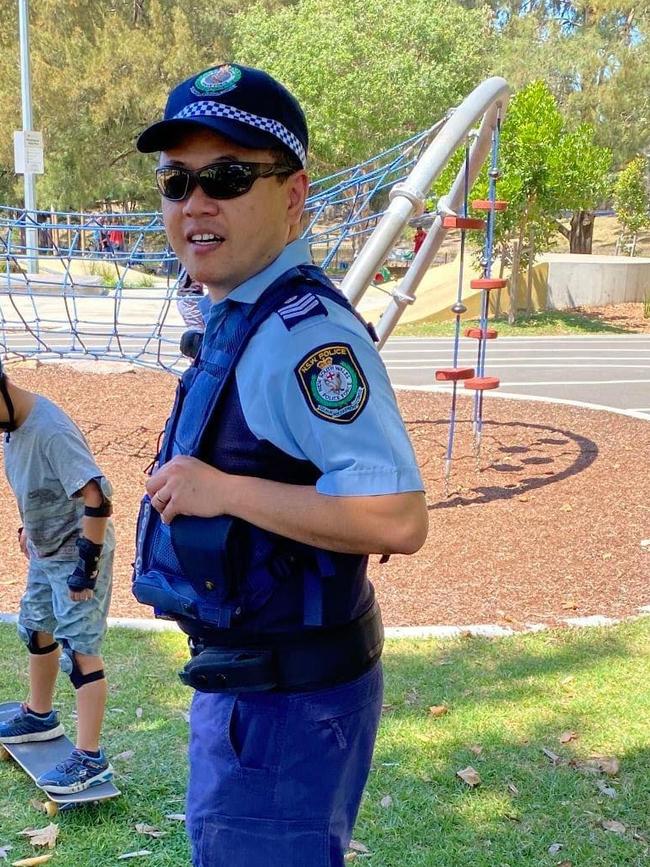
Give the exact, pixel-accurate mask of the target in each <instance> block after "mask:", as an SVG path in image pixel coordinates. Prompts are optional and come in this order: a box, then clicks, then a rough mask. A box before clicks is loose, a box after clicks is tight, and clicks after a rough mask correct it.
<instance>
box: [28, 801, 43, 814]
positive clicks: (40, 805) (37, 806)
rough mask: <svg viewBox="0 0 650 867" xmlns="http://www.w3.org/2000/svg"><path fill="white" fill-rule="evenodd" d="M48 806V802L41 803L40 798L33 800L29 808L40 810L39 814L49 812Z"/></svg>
mask: <svg viewBox="0 0 650 867" xmlns="http://www.w3.org/2000/svg"><path fill="white" fill-rule="evenodd" d="M46 804H47V801H39V800H38V798H32V799H31V801H30V802H29V806H30V807H33V808H34V809H35V810H38V812H39V813H46V812H47V808H46Z"/></svg>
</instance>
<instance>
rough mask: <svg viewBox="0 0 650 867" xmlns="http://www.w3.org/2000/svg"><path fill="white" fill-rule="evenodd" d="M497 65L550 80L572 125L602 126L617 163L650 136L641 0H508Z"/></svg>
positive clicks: (501, 13)
mask: <svg viewBox="0 0 650 867" xmlns="http://www.w3.org/2000/svg"><path fill="white" fill-rule="evenodd" d="M491 5H493V8H494V12H493V26H494V28H495V32H496V33H498V35H499V38H498V41H497V51H496V61H495V65H494V69H495V71H496V72H498V73H500V74H502V75H504V76H505V77H506V78H507V79H508V81H509V82H510V83H511V84H512V85H513V86H514V87H515V88H517V89H518V88H521V87H524V86H525V85H526V84H528V83H530V82H531V81H534V80H538V79H541V80H544V81H545V82H546V83H547V84H548V86H549V87H550V89H551V91H552V92H553V94H554V95H555V96H556V97H557V99H558V101H559V103H560V105H561V106H562V109H563V111H564V112H565V114H566V117H567V118H568V120H569V123H570V124H573V125H577V124H579V123H583V122H587V123H591V124H592V125H593V126H594V130H595V141H596V142H597V143H598V144H600V145H603V146H605V147H609V148H610V149H611V150H612V152H613V154H614V160H615V163H616V164H617V165H621V164H624V163H625V162H627V161H628V160H629V159H630V157H631V156H633V155H634V154H635V153H639V151H641V150H642V148H643V146H644V144H645V143H646V142H647V140H648V137H649V136H650V43H649V41H648V36H650V7H649V6H648V4H647V3H637V2H635V0H587V2H583V0H580V2H571V0H526V2H524V0H500V2H498V3H494V4H491Z"/></svg>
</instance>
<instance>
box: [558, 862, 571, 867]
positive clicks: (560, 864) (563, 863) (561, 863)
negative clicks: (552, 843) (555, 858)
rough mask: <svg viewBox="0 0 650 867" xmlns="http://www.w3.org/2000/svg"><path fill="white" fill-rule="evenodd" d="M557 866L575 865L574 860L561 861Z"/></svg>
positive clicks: (567, 866)
mask: <svg viewBox="0 0 650 867" xmlns="http://www.w3.org/2000/svg"><path fill="white" fill-rule="evenodd" d="M557 867H573V861H560V863H559V864H558V865H557Z"/></svg>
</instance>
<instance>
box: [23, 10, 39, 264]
mask: <svg viewBox="0 0 650 867" xmlns="http://www.w3.org/2000/svg"><path fill="white" fill-rule="evenodd" d="M18 29H19V33H20V92H21V100H22V109H23V131H25V132H29V131H31V130H32V129H33V120H32V77H31V72H30V64H29V8H28V0H18ZM24 182H25V245H26V247H27V250H26V252H27V254H28V258H27V270H28V271H31V272H32V273H34V274H37V273H38V228H37V222H38V221H37V218H36V178H35V176H34V174H33V173H32V172H25V175H24Z"/></svg>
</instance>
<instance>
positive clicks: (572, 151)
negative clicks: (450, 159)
mask: <svg viewBox="0 0 650 867" xmlns="http://www.w3.org/2000/svg"><path fill="white" fill-rule="evenodd" d="M610 165H611V153H610V152H609V151H608V150H607V149H606V148H602V147H600V146H599V145H597V144H595V142H594V133H593V129H592V128H591V127H590V126H589V125H587V124H583V125H581V126H580V127H579V128H578V129H577V130H573V131H572V130H570V129H569V128H568V127H567V123H566V120H565V118H564V117H563V115H562V113H561V111H560V109H559V106H558V104H557V100H556V99H555V97H554V96H553V94H552V93H551V91H550V89H549V88H548V86H547V85H546V84H544V82H541V81H539V82H534V83H532V84H530V85H528V87H526V88H524V89H523V90H521V91H520V92H519V93H517V94H516V95H515V96H514V97H513V99H512V100H511V102H510V106H509V108H508V113H507V115H506V118H505V121H504V124H503V130H502V137H501V147H500V157H499V169H500V171H501V178H500V180H499V182H498V198H499V199H505V200H506V201H507V202H508V209H507V210H506V211H505V212H503V213H500V214H499V216H498V218H497V220H496V233H495V244H496V247H497V249H499V250H500V251H501V252H502V254H503V255H504V256H505V257H506V258H511V260H512V280H511V311H510V315H511V318H513V317H514V314H515V310H514V304H515V301H516V298H517V281H518V277H519V271H520V268H521V267H523V266H525V265H527V264H531V263H532V262H533V261H534V258H535V255H536V254H537V253H539V252H543V251H545V250H548V249H549V246H550V245H551V243H552V238H553V236H554V235H555V233H556V232H557V231H560V232H561V233H562V234H565V235H566V236H567V237H569V238H570V239H571V252H584V249H583V245H584V240H585V239H584V238H583V237H582V236H581V235H580V234H579V232H578V229H579V227H580V226H575V225H572V226H571V228H569V229H567V228H566V227H565V226H564V225H563V224H562V223H561V222H560V220H559V219H558V218H559V216H560V215H561V214H562V213H563V212H565V211H571V210H573V211H576V212H585V213H591V210H590V209H593V208H595V207H596V206H597V205H598V204H599V203H600V202H601V201H602V199H603V198H604V197H605V196H606V194H607V191H608V184H609V170H610ZM487 192H488V181H487V173H486V171H485V170H484V172H483V174H482V176H481V178H480V179H479V181H478V182H477V184H476V185H475V188H474V190H473V191H472V196H473V197H478V198H486V197H487ZM580 225H582V224H580ZM592 229H593V225H592ZM528 303H529V304H530V299H529V302H528Z"/></svg>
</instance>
